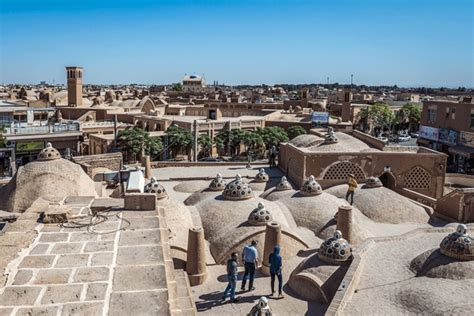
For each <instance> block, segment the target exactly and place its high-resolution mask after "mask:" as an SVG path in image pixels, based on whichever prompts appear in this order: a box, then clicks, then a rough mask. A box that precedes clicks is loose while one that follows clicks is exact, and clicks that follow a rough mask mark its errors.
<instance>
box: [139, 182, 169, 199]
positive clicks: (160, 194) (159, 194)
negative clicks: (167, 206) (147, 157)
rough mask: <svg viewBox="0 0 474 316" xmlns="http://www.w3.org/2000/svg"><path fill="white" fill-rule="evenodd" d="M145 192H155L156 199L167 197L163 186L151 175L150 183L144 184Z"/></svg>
mask: <svg viewBox="0 0 474 316" xmlns="http://www.w3.org/2000/svg"><path fill="white" fill-rule="evenodd" d="M144 191H145V192H146V193H155V194H156V198H157V199H158V200H160V199H163V198H165V197H168V194H167V193H166V190H165V188H164V187H163V186H162V185H161V184H159V183H158V181H157V180H156V178H155V177H151V179H150V183H148V184H147V185H145V190H144Z"/></svg>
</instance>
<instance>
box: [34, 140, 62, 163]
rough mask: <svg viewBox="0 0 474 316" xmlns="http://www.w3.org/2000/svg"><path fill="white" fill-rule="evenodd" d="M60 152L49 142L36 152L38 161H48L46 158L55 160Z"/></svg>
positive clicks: (58, 157)
mask: <svg viewBox="0 0 474 316" xmlns="http://www.w3.org/2000/svg"><path fill="white" fill-rule="evenodd" d="M60 158H61V154H60V153H59V151H58V150H57V149H56V148H54V147H53V145H51V143H47V144H46V147H45V148H44V149H43V150H41V151H40V153H39V154H38V160H39V161H48V160H55V159H60Z"/></svg>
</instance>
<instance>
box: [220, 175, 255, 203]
mask: <svg viewBox="0 0 474 316" xmlns="http://www.w3.org/2000/svg"><path fill="white" fill-rule="evenodd" d="M222 195H223V196H224V199H226V200H235V201H238V200H247V199H250V198H251V197H253V193H252V189H251V188H250V187H249V185H248V184H247V183H245V182H244V181H243V180H242V177H241V176H240V174H238V175H236V176H235V180H234V181H232V182H229V183H228V184H227V185H226V186H225V189H224V192H223V193H222Z"/></svg>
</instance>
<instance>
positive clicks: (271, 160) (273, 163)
mask: <svg viewBox="0 0 474 316" xmlns="http://www.w3.org/2000/svg"><path fill="white" fill-rule="evenodd" d="M268 163H269V165H270V168H274V167H276V156H273V155H272V156H270V158H269V159H268Z"/></svg>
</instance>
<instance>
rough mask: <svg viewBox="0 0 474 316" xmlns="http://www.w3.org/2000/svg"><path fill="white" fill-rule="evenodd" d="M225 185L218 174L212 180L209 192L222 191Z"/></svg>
mask: <svg viewBox="0 0 474 316" xmlns="http://www.w3.org/2000/svg"><path fill="white" fill-rule="evenodd" d="M225 185H226V182H225V180H224V179H223V178H222V175H221V174H220V173H218V174H217V175H216V177H215V178H214V179H212V181H211V183H210V184H209V190H211V191H222V190H224V188H225Z"/></svg>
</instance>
